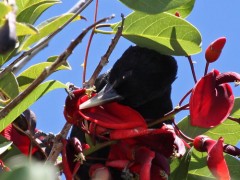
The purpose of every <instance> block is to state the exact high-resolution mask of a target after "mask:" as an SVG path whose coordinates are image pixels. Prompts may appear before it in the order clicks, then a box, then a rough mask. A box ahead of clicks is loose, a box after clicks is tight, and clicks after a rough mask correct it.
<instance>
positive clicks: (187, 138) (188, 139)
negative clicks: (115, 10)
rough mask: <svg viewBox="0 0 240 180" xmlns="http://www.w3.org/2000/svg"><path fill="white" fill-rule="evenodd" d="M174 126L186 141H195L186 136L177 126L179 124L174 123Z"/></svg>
mask: <svg viewBox="0 0 240 180" xmlns="http://www.w3.org/2000/svg"><path fill="white" fill-rule="evenodd" d="M173 124H174V126H175V129H176V130H177V131H178V133H179V134H180V136H182V137H183V138H184V139H185V140H187V141H189V142H193V140H194V139H192V138H190V137H188V136H187V135H186V134H184V133H183V132H182V131H181V130H180V129H179V127H178V126H177V124H176V123H175V121H173Z"/></svg>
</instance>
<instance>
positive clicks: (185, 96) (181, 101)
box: [178, 89, 192, 106]
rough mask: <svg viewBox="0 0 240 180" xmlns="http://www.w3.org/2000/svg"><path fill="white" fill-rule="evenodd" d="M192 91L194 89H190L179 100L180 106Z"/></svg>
mask: <svg viewBox="0 0 240 180" xmlns="http://www.w3.org/2000/svg"><path fill="white" fill-rule="evenodd" d="M191 92H192V89H190V90H189V91H188V92H187V93H186V94H185V95H184V96H183V98H182V99H181V100H180V101H179V103H178V106H181V105H182V103H183V101H184V100H185V99H186V98H187V96H188V95H189V94H190V93H191Z"/></svg>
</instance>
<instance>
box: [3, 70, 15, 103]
mask: <svg viewBox="0 0 240 180" xmlns="http://www.w3.org/2000/svg"><path fill="white" fill-rule="evenodd" d="M0 94H1V97H2V98H0V106H5V105H6V104H7V103H8V102H9V101H11V100H12V99H13V98H15V97H16V96H17V95H18V94H19V88H18V82H17V80H16V78H15V76H14V74H13V73H6V74H5V75H4V76H3V77H1V78H0Z"/></svg>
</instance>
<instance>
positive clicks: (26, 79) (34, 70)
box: [17, 62, 70, 91]
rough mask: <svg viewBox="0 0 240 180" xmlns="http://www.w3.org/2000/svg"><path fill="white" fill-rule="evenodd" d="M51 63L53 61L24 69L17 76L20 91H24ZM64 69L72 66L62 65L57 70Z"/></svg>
mask: <svg viewBox="0 0 240 180" xmlns="http://www.w3.org/2000/svg"><path fill="white" fill-rule="evenodd" d="M50 65H52V62H43V63H39V64H35V65H33V66H31V67H29V68H28V69H26V70H25V71H23V72H22V73H21V74H19V75H18V77H17V81H18V84H19V88H20V91H24V90H25V89H26V88H27V87H28V86H29V85H30V84H31V83H32V82H33V81H34V80H35V79H36V78H37V77H38V76H39V75H40V74H41V73H42V71H43V70H44V69H45V68H46V67H48V66H50ZM64 69H70V67H69V66H63V65H62V66H60V67H59V68H58V69H57V70H64Z"/></svg>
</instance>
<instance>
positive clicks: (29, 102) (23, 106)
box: [0, 80, 66, 131]
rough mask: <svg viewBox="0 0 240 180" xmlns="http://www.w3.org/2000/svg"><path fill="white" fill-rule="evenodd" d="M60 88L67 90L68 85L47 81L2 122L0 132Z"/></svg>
mask: <svg viewBox="0 0 240 180" xmlns="http://www.w3.org/2000/svg"><path fill="white" fill-rule="evenodd" d="M58 88H66V85H65V84H63V83H61V82H59V81H55V80H51V81H47V82H44V83H42V84H40V85H39V86H38V87H37V88H35V89H34V90H33V91H32V92H31V93H30V94H29V95H28V96H27V97H26V98H25V99H23V100H22V101H21V102H20V103H19V104H17V106H16V107H15V108H14V109H13V110H12V111H10V112H9V113H8V114H7V115H6V116H5V117H4V118H3V119H1V120H0V131H2V130H3V129H4V128H5V127H7V126H8V125H9V124H10V123H11V122H12V121H14V120H15V119H16V118H17V117H18V116H19V115H20V114H21V113H22V112H23V111H25V110H26V109H27V108H29V106H31V105H32V104H33V103H34V102H35V101H37V100H38V99H39V98H40V97H42V96H43V95H44V94H46V93H48V92H50V91H52V90H54V89H58Z"/></svg>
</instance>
